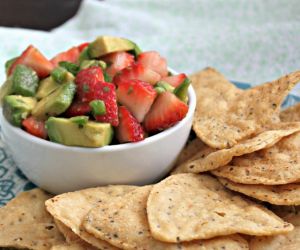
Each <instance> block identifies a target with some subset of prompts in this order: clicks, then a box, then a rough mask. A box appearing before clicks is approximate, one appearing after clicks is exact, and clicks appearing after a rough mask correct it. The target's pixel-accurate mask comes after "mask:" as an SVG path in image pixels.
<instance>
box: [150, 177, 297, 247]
mask: <svg viewBox="0 0 300 250" xmlns="http://www.w3.org/2000/svg"><path fill="white" fill-rule="evenodd" d="M147 213H148V220H149V225H150V229H151V233H152V235H153V237H154V238H156V239H157V240H161V241H166V242H177V241H190V240H197V239H209V238H212V237H216V236H222V235H229V234H234V233H243V234H249V235H273V234H279V233H284V232H289V231H291V230H292V229H293V226H292V225H291V224H288V223H285V222H284V221H283V220H281V219H280V218H279V217H277V216H276V215H275V214H273V213H272V212H271V211H269V210H267V209H266V208H264V207H262V206H260V205H257V204H255V203H254V202H251V201H249V200H247V199H244V198H242V197H240V196H237V195H236V194H234V193H232V192H230V191H229V190H227V189H226V188H225V187H223V186H222V185H221V184H220V183H219V182H218V181H217V180H216V179H215V178H213V177H211V176H209V175H204V174H203V175H195V174H178V175H172V176H170V177H168V178H167V179H165V180H163V181H161V182H160V183H158V184H156V185H155V186H154V187H153V189H152V191H151V193H150V195H149V199H148V203H147Z"/></svg>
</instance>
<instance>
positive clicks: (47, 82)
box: [36, 72, 75, 99]
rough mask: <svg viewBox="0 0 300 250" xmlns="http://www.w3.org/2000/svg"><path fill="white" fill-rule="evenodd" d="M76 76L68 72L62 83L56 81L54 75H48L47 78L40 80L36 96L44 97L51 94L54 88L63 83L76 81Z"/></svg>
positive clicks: (38, 97)
mask: <svg viewBox="0 0 300 250" xmlns="http://www.w3.org/2000/svg"><path fill="white" fill-rule="evenodd" d="M74 78H75V77H74V76H73V75H72V74H71V73H70V72H66V73H65V76H64V80H63V81H62V82H61V83H59V82H57V81H55V80H54V78H53V77H52V76H48V77H47V78H45V79H43V80H42V81H40V84H39V88H38V91H37V93H36V98H37V99H42V98H44V97H46V96H48V95H50V94H51V93H52V92H53V91H54V90H56V89H57V88H58V87H60V86H61V84H62V83H67V82H70V81H74Z"/></svg>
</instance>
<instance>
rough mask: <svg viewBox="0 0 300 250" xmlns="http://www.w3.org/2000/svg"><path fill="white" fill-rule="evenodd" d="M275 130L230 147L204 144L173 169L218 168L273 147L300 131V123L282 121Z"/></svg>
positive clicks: (201, 169) (197, 169)
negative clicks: (222, 147)
mask: <svg viewBox="0 0 300 250" xmlns="http://www.w3.org/2000/svg"><path fill="white" fill-rule="evenodd" d="M274 127H276V129H275V130H269V131H264V132H262V133H261V134H259V135H257V136H255V137H254V138H251V139H248V140H245V141H243V142H240V143H239V144H236V145H235V146H233V147H232V148H229V149H221V150H214V149H212V148H210V147H208V146H203V147H202V148H201V149H200V150H199V152H198V153H197V154H195V155H194V156H193V157H192V158H191V159H189V160H187V161H186V162H183V163H181V164H180V165H179V166H177V167H176V169H175V170H174V171H173V174H175V173H200V172H205V171H209V170H214V169H217V168H219V167H221V166H225V165H226V164H228V163H229V162H230V161H231V160H232V159H233V157H236V156H241V155H244V154H249V153H252V152H255V151H258V150H261V149H264V148H267V147H271V146H272V145H274V144H275V143H277V142H278V141H279V140H280V139H281V138H283V137H285V136H288V135H290V134H293V133H295V132H297V131H300V123H298V122H297V123H280V124H278V125H275V126H274Z"/></svg>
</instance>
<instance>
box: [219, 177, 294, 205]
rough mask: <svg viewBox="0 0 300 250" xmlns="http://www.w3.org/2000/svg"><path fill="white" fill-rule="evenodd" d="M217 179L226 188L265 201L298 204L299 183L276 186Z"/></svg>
mask: <svg viewBox="0 0 300 250" xmlns="http://www.w3.org/2000/svg"><path fill="white" fill-rule="evenodd" d="M218 180H219V181H220V182H221V183H222V184H223V185H224V186H225V187H227V188H229V189H231V190H233V191H236V192H239V193H242V194H245V195H247V196H250V197H253V198H255V199H257V200H261V201H266V202H269V203H271V204H275V205H285V206H291V205H300V184H297V183H295V184H285V185H277V186H266V185H248V184H240V183H235V182H232V181H229V180H227V179H224V178H218Z"/></svg>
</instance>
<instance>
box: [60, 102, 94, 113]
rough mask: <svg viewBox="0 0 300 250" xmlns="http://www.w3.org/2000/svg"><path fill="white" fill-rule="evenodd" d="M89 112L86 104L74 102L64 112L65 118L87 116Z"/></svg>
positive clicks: (88, 106)
mask: <svg viewBox="0 0 300 250" xmlns="http://www.w3.org/2000/svg"><path fill="white" fill-rule="evenodd" d="M90 112H91V107H90V105H89V103H88V102H80V101H74V102H73V103H72V104H71V106H70V107H69V108H68V109H67V111H66V112H65V116H66V117H73V116H80V115H87V114H89V113H90Z"/></svg>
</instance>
